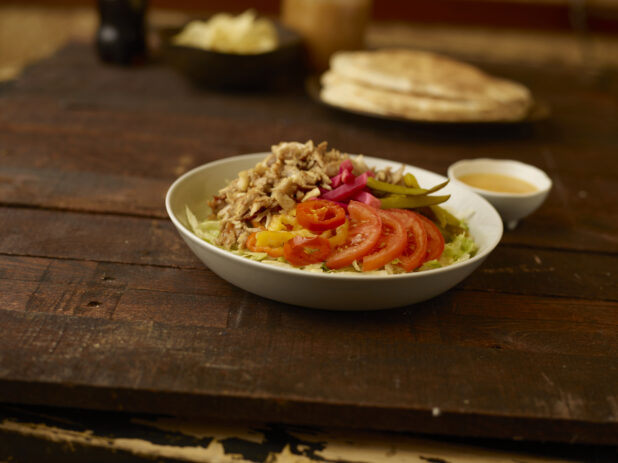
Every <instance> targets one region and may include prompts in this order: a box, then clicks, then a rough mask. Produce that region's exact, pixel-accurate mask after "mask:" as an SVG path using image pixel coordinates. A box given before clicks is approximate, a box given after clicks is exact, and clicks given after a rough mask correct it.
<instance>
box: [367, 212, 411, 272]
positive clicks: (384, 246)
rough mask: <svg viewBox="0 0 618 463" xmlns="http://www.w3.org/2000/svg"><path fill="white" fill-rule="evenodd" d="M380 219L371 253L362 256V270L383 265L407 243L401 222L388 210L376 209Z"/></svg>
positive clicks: (398, 253) (401, 250)
mask: <svg viewBox="0 0 618 463" xmlns="http://www.w3.org/2000/svg"><path fill="white" fill-rule="evenodd" d="M377 212H378V215H379V216H380V219H381V220H382V232H381V234H380V237H379V238H378V242H377V243H376V245H375V247H374V249H373V250H372V252H371V253H369V254H367V255H366V256H364V257H363V272H368V271H370V270H376V269H379V268H381V267H384V266H385V265H386V264H388V263H389V262H390V261H392V260H393V259H395V258H397V257H399V255H400V254H401V253H402V252H403V251H404V249H405V248H406V245H407V244H408V235H407V233H406V229H405V227H404V226H403V223H402V222H401V221H400V220H399V219H398V218H397V217H396V216H395V215H393V214H391V213H390V212H389V211H383V210H381V209H378V210H377Z"/></svg>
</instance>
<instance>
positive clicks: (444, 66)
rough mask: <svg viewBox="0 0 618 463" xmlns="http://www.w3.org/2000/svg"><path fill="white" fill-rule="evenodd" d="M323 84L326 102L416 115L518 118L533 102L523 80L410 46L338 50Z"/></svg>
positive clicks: (403, 115) (388, 113) (488, 119)
mask: <svg viewBox="0 0 618 463" xmlns="http://www.w3.org/2000/svg"><path fill="white" fill-rule="evenodd" d="M321 83H322V89H321V92H320V98H321V100H322V101H324V102H325V103H328V104H331V105H335V106H339V107H342V108H344V109H349V110H355V111H362V112H369V113H375V114H379V115H384V116H395V117H401V118H406V119H414V120H425V121H445V122H446V121H448V122H470V121H478V122H496V121H517V120H521V119H524V118H525V117H526V116H527V115H528V113H529V112H530V109H531V107H532V105H533V99H532V95H531V94H530V91H529V90H528V89H527V88H526V87H524V86H523V85H520V84H518V83H516V82H512V81H509V80H505V79H500V78H497V77H494V76H490V75H489V74H486V73H484V72H483V71H481V70H480V69H478V68H476V67H474V66H471V65H469V64H466V63H462V62H460V61H455V60H453V59H450V58H447V57H445V56H440V55H436V54H434V53H428V52H423V51H415V50H407V49H383V50H377V51H354V52H338V53H335V54H334V55H333V56H332V57H331V60H330V70H328V71H327V72H326V73H324V74H323V75H322V77H321Z"/></svg>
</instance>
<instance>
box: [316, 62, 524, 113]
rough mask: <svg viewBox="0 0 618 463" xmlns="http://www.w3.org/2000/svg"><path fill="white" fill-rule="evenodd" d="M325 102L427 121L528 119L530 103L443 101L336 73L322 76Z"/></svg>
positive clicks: (323, 99) (482, 100)
mask: <svg viewBox="0 0 618 463" xmlns="http://www.w3.org/2000/svg"><path fill="white" fill-rule="evenodd" d="M320 98H321V99H322V101H324V102H326V103H328V104H332V105H334V106H338V107H341V108H344V109H351V110H356V111H362V112H369V113H376V114H381V115H385V116H395V117H401V118H407V119H414V120H425V121H446V122H466V121H514V120H520V119H522V118H523V117H525V116H526V114H527V113H528V111H529V104H527V103H526V102H522V101H519V102H512V103H510V104H501V103H498V102H496V101H492V100H488V99H479V100H471V99H444V98H437V97H434V96H427V95H422V94H417V93H403V92H396V91H392V90H385V89H382V88H378V87H373V86H370V85H363V84H361V83H358V81H354V80H352V79H349V78H347V77H345V76H341V75H339V74H337V73H335V72H332V71H328V72H326V73H325V74H324V75H323V76H322V89H321V92H320Z"/></svg>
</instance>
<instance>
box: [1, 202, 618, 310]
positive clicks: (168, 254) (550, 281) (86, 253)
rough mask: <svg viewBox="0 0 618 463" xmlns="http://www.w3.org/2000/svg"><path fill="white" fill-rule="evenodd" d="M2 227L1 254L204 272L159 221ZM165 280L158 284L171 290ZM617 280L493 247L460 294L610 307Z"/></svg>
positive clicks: (66, 219)
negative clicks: (506, 294)
mask: <svg viewBox="0 0 618 463" xmlns="http://www.w3.org/2000/svg"><path fill="white" fill-rule="evenodd" d="M33 223H35V224H36V226H32V224H33ZM0 226H2V227H3V229H4V230H7V232H6V233H5V234H4V235H3V236H0V253H2V254H7V255H16V256H30V257H48V258H61V259H76V260H93V261H100V262H115V263H127V264H149V265H160V266H167V267H183V268H193V269H202V268H204V266H203V264H202V263H201V262H200V261H199V260H198V259H197V258H196V257H195V256H194V255H193V254H192V253H191V251H189V249H188V248H187V246H186V245H185V244H184V242H182V240H181V239H180V237H179V236H178V235H177V233H176V231H175V230H174V228H173V226H172V224H171V223H170V222H168V221H164V220H158V219H154V220H144V219H139V218H134V217H123V216H106V215H93V214H81V213H65V212H59V211H44V210H31V209H14V208H4V209H0ZM54 265H55V266H57V265H59V264H57V263H54ZM24 271H25V270H24ZM32 271H35V270H32ZM122 272H123V273H126V272H127V270H122ZM138 273H139V271H135V272H134V274H133V275H132V276H131V278H139V277H138V276H137V274H138ZM165 278H167V276H161V277H157V281H158V283H159V284H161V285H169V283H168V282H166V281H165ZM212 278H216V277H215V276H213V277H212ZM617 280H618V270H617V269H616V258H615V256H612V255H605V254H590V253H580V252H566V251H552V250H543V249H527V248H521V247H512V246H498V248H497V249H496V250H495V251H494V252H493V253H492V254H491V255H490V256H489V258H488V260H487V262H486V263H485V264H484V265H483V266H482V267H481V268H480V269H479V270H477V271H476V272H475V273H474V274H473V275H472V276H470V278H468V279H467V280H466V281H465V282H464V283H462V285H463V286H462V287H464V288H469V289H479V290H483V291H503V292H512V293H523V294H537V295H548V296H565V297H576V298H577V297H584V298H588V299H593V298H594V299H600V300H614V301H615V300H618V284H617ZM187 284H188V285H193V282H192V281H188V282H187Z"/></svg>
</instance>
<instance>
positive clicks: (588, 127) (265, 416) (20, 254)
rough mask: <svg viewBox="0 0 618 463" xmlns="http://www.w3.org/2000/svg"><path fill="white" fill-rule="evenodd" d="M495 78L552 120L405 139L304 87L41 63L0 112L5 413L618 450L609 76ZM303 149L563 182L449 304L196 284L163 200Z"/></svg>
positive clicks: (75, 57) (420, 130)
mask: <svg viewBox="0 0 618 463" xmlns="http://www.w3.org/2000/svg"><path fill="white" fill-rule="evenodd" d="M75 69H79V72H75V71H74V70H75ZM492 71H493V72H497V73H499V74H501V75H505V76H509V77H512V78H516V79H518V80H520V81H522V82H524V83H526V84H528V85H530V86H531V87H532V89H533V91H534V92H535V94H537V95H539V97H540V98H542V99H544V100H546V101H548V102H549V103H550V104H551V106H552V108H553V114H552V118H551V119H550V120H549V121H546V122H543V123H539V124H534V125H521V126H520V125H512V126H508V125H499V126H489V125H485V126H438V125H411V124H409V125H406V124H392V123H389V122H388V121H376V120H370V119H366V118H360V117H355V116H352V115H348V114H343V113H339V112H335V111H330V110H328V109H326V108H323V107H321V106H319V105H317V104H315V103H313V102H312V101H311V100H310V99H309V98H308V97H307V96H306V95H305V94H304V92H303V90H302V88H300V87H299V88H288V89H282V90H281V91H279V92H270V93H243V94H233V93H227V94H225V93H214V92H209V91H198V90H196V89H194V88H191V87H190V86H188V85H187V84H186V83H185V82H184V81H183V80H182V79H181V78H180V77H179V76H176V75H175V74H173V73H172V72H171V71H169V70H167V69H165V68H163V67H161V66H159V65H157V64H156V63H155V62H153V63H151V64H149V65H147V66H144V67H141V68H135V69H120V68H114V67H105V66H102V65H100V64H99V63H98V62H97V61H96V59H94V57H93V56H92V53H91V50H90V49H88V48H86V47H84V46H80V45H72V46H69V47H68V48H66V49H65V50H63V51H62V52H61V53H60V54H58V55H57V56H56V57H54V58H52V59H50V60H49V61H47V62H42V63H40V64H38V65H36V66H34V67H33V68H31V69H29V70H28V71H27V72H26V73H25V75H24V76H23V78H22V79H21V80H19V81H17V82H16V83H15V84H14V85H13V87H12V88H10V89H9V90H6V91H5V92H4V93H3V94H2V96H1V97H0V326H2V329H3V333H5V335H4V336H3V337H1V338H0V397H2V398H3V399H2V400H4V401H8V402H20V403H33V404H47V405H56V406H73V407H83V408H93V409H101V410H120V409H122V410H131V411H140V412H158V413H171V414H180V415H192V416H211V417H237V418H246V419H259V420H279V421H282V422H287V423H304V424H313V425H320V424H330V425H337V426H346V427H366V428H375V429H390V430H404V431H417V432H425V433H438V434H450V435H459V436H485V437H501V438H513V437H519V438H525V439H536V440H555V441H562V442H567V441H571V440H575V441H577V442H590V443H604V444H610V443H613V444H616V443H618V441H617V440H616V436H618V390H617V388H616V384H618V361H617V359H618V330H617V327H618V317H617V314H618V312H617V309H618V284H617V283H618V263H617V256H616V254H617V253H618V236H617V235H616V230H617V229H618V219H617V217H618V214H616V212H618V211H617V202H616V199H615V197H614V195H613V194H612V192H613V191H614V190H615V189H616V186H617V178H618V163H617V162H616V157H615V148H616V146H617V144H618V131H617V130H616V128H617V127H618V124H617V119H616V116H617V110H618V102H617V99H616V93H615V89H616V88H618V87H616V86H615V84H612V82H613V80H611V79H614V78H615V77H612V76H611V75H599V76H596V77H594V78H593V79H592V80H591V79H590V78H588V77H586V78H582V76H580V75H579V74H577V73H574V72H569V71H568V70H565V69H562V70H556V69H551V68H548V69H532V68H519V67H508V66H504V67H502V68H497V69H492ZM581 108H586V110H585V111H583V110H582V109H581ZM310 138H311V139H314V140H323V139H324V140H329V142H330V143H331V145H332V146H335V147H338V148H341V149H343V150H345V151H349V152H354V153H364V154H366V155H372V156H378V157H388V158H390V159H394V160H397V161H401V162H406V163H410V164H414V165H418V166H420V167H424V168H428V169H431V170H435V171H438V172H445V171H446V168H447V167H448V165H449V164H450V163H452V162H454V161H455V160H457V159H459V158H462V157H481V156H488V157H500V158H517V159H520V160H523V161H525V162H530V163H532V164H535V165H537V166H539V167H541V168H543V169H545V170H546V171H548V172H549V173H550V175H551V176H552V178H553V180H554V184H555V187H554V189H553V190H552V192H551V194H550V197H549V198H548V200H547V202H546V203H545V204H544V205H543V206H542V207H541V208H540V209H539V210H538V211H537V212H536V213H535V214H534V215H532V216H531V217H529V218H528V219H526V220H525V221H523V222H522V224H521V225H520V226H519V227H518V228H517V229H516V230H514V231H512V232H507V233H506V234H505V236H504V238H503V241H502V243H501V244H500V245H499V247H498V248H497V249H496V251H495V252H494V253H493V254H492V255H491V256H490V257H489V258H488V259H487V261H486V262H485V263H484V265H483V266H482V267H480V268H479V269H478V271H476V272H475V273H474V274H473V275H472V276H470V277H469V278H468V279H467V280H466V281H464V282H462V283H461V284H460V285H458V286H457V287H456V288H455V289H454V290H452V291H449V292H448V293H446V294H444V295H442V296H440V297H437V298H435V299H433V300H431V301H427V302H425V303H422V304H418V305H415V306H411V307H405V308H401V309H396V310H390V311H383V312H379V313H330V312H320V311H313V310H308V309H301V308H298V307H293V306H288V305H285V304H279V303H275V302H272V301H268V300H266V299H262V298H260V297H257V296H253V295H251V294H248V293H246V292H244V291H242V290H240V289H237V288H235V287H233V286H232V285H230V284H228V283H226V282H225V281H223V280H221V279H220V278H218V277H217V276H216V275H215V274H213V273H212V272H211V271H210V270H209V269H208V268H206V267H204V266H203V265H202V264H201V263H200V262H199V261H198V260H197V259H196V258H195V256H193V255H192V254H191V252H190V251H189V250H188V249H187V248H186V246H185V245H184V244H183V243H182V241H181V239H180V238H179V236H178V235H177V233H176V232H175V230H174V229H173V226H172V224H171V223H170V222H169V221H168V220H167V218H166V216H165V211H164V207H163V198H164V194H165V191H166V189H167V187H168V185H169V184H171V182H172V181H173V180H174V179H175V178H176V177H177V176H178V175H180V174H182V173H183V172H185V171H187V170H188V169H190V168H192V167H195V166H197V165H200V164H202V163H204V162H208V161H211V160H215V159H220V158H223V157H226V156H229V155H234V154H240V153H247V152H257V151H265V150H268V149H269V147H270V145H271V144H273V143H276V142H278V141H280V140H294V139H298V140H306V139H310Z"/></svg>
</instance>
